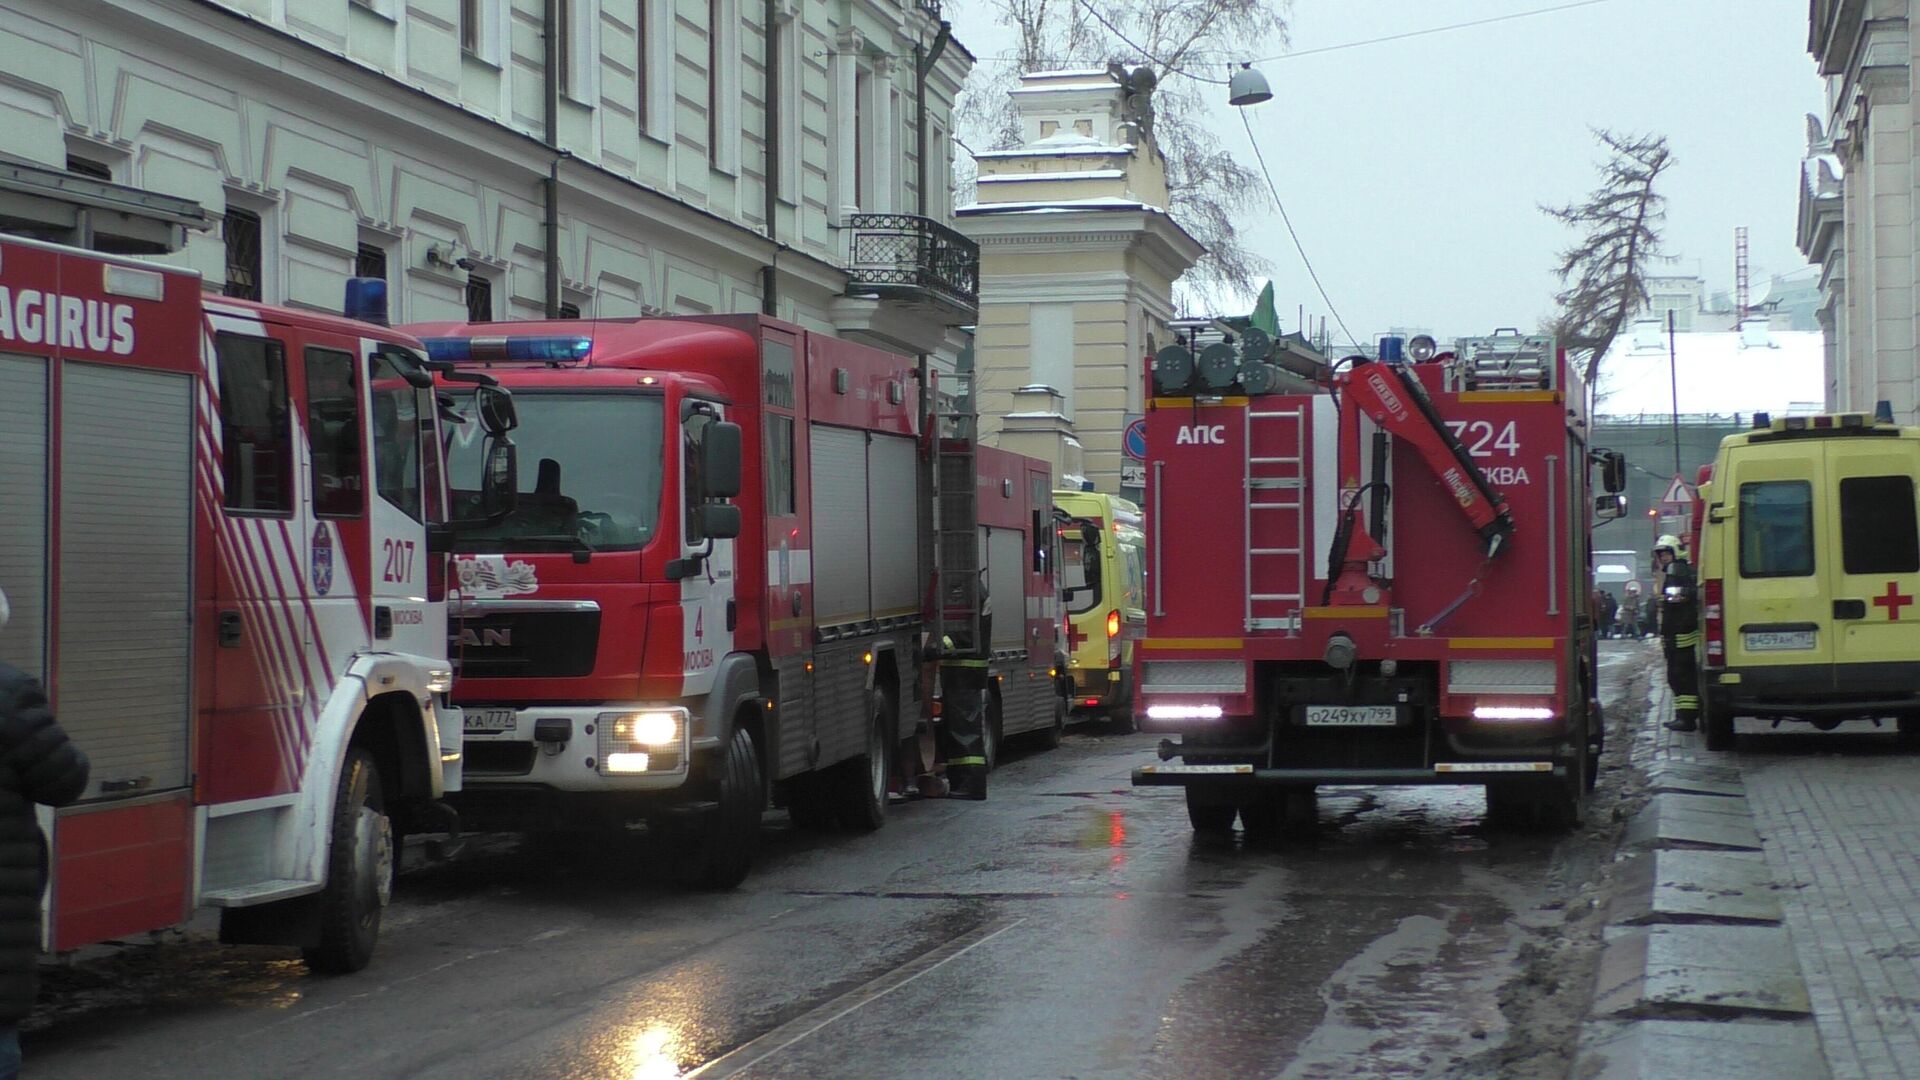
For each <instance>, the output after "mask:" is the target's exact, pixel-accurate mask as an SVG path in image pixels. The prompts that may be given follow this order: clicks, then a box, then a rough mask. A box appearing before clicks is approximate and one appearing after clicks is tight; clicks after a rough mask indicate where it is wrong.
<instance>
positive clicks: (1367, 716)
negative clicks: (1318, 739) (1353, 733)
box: [1306, 705, 1400, 727]
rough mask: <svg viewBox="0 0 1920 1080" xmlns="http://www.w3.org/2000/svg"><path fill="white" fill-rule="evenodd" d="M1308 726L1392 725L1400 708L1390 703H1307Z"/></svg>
mask: <svg viewBox="0 0 1920 1080" xmlns="http://www.w3.org/2000/svg"><path fill="white" fill-rule="evenodd" d="M1306 721H1307V726H1308V727H1393V726H1394V725H1395V724H1398V723H1399V722H1400V710H1399V709H1398V708H1396V707H1395V706H1392V705H1309V706H1307V715H1306Z"/></svg>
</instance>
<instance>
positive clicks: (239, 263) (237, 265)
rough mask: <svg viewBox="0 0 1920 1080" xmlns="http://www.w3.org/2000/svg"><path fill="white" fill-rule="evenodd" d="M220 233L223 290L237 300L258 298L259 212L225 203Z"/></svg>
mask: <svg viewBox="0 0 1920 1080" xmlns="http://www.w3.org/2000/svg"><path fill="white" fill-rule="evenodd" d="M220 235H221V239H223V240H224V241H226V245H227V287H226V294H227V295H228V296H231V297H234V298H235V299H238V300H258V299H260V215H259V214H256V213H254V212H253V211H251V210H242V209H240V208H239V207H229V208H228V209H227V214H226V217H225V218H224V219H223V220H222V221H221V225H220Z"/></svg>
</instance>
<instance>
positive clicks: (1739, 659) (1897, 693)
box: [1695, 405, 1920, 750]
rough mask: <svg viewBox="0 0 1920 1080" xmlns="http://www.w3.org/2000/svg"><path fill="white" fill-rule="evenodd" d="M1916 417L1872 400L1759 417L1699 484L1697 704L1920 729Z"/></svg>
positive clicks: (1713, 727)
mask: <svg viewBox="0 0 1920 1080" xmlns="http://www.w3.org/2000/svg"><path fill="white" fill-rule="evenodd" d="M1916 482H1920V428H1916V427H1904V428H1903V427H1898V426H1896V425H1895V424H1894V423H1893V422H1892V417H1891V410H1890V409H1888V408H1887V407H1886V406H1885V405H1883V406H1882V408H1881V411H1880V413H1879V415H1878V416H1877V417H1875V416H1868V415H1867V414H1865V413H1842V414H1838V415H1830V416H1793V417H1786V418H1783V419H1778V420H1771V421H1769V420H1768V419H1767V418H1766V417H1765V415H1764V414H1762V415H1761V416H1760V417H1757V418H1756V422H1755V427H1754V430H1752V431H1749V432H1746V433H1743V434H1740V435H1729V436H1727V437H1726V438H1725V439H1724V440H1722V441H1721V443H1720V452H1719V455H1718V457H1717V458H1716V459H1715V461H1714V466H1713V477H1712V479H1711V480H1710V481H1709V482H1707V483H1706V484H1704V485H1702V487H1701V490H1700V503H1701V507H1702V509H1703V510H1704V514H1703V516H1702V518H1701V524H1700V541H1699V551H1698V557H1697V559H1696V560H1695V561H1696V562H1697V564H1698V566H1697V569H1698V574H1699V578H1700V582H1701V586H1700V605H1701V609H1700V615H1701V618H1700V630H1701V635H1700V648H1699V650H1698V651H1699V657H1700V664H1701V678H1700V697H1701V712H1702V715H1703V718H1704V719H1705V729H1706V742H1707V746H1708V748H1709V749H1715V750H1723V749H1730V748H1731V747H1732V745H1733V721H1734V718H1735V717H1737V716H1753V717H1760V718H1763V719H1767V720H1772V721H1775V722H1778V721H1781V720H1799V721H1806V722H1808V723H1811V724H1813V725H1814V726H1815V727H1817V728H1819V729H1820V730H1822V731H1830V730H1832V729H1834V728H1836V727H1838V726H1839V725H1840V723H1841V722H1842V721H1846V720H1871V721H1874V722H1875V723H1879V722H1882V721H1886V720H1892V721H1894V722H1895V723H1896V724H1897V725H1898V728H1899V731H1900V732H1901V734H1902V735H1904V736H1907V737H1910V738H1911V737H1915V736H1920V606H1916V603H1915V601H1916V597H1920V512H1916V509H1915V486H1916Z"/></svg>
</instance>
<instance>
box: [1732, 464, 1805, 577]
mask: <svg viewBox="0 0 1920 1080" xmlns="http://www.w3.org/2000/svg"><path fill="white" fill-rule="evenodd" d="M1812 573H1813V485H1812V484H1809V483H1808V482H1807V481H1805V480H1761V481H1756V482H1754V483H1750V484H1741V485H1740V576H1741V577H1749V578H1770V577H1807V576H1810V575H1811V574H1812Z"/></svg>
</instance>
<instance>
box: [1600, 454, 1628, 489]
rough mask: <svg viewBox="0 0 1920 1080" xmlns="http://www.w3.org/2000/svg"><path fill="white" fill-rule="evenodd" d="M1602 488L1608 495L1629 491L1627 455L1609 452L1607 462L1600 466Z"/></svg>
mask: <svg viewBox="0 0 1920 1080" xmlns="http://www.w3.org/2000/svg"><path fill="white" fill-rule="evenodd" d="M1600 486H1601V487H1603V488H1605V489H1606V490H1607V493H1608V494H1617V493H1619V492H1622V491H1625V490H1627V455H1625V454H1623V453H1621V452H1620V451H1618V450H1609V451H1607V456H1606V460H1605V461H1604V462H1603V463H1602V464H1601V466H1600Z"/></svg>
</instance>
